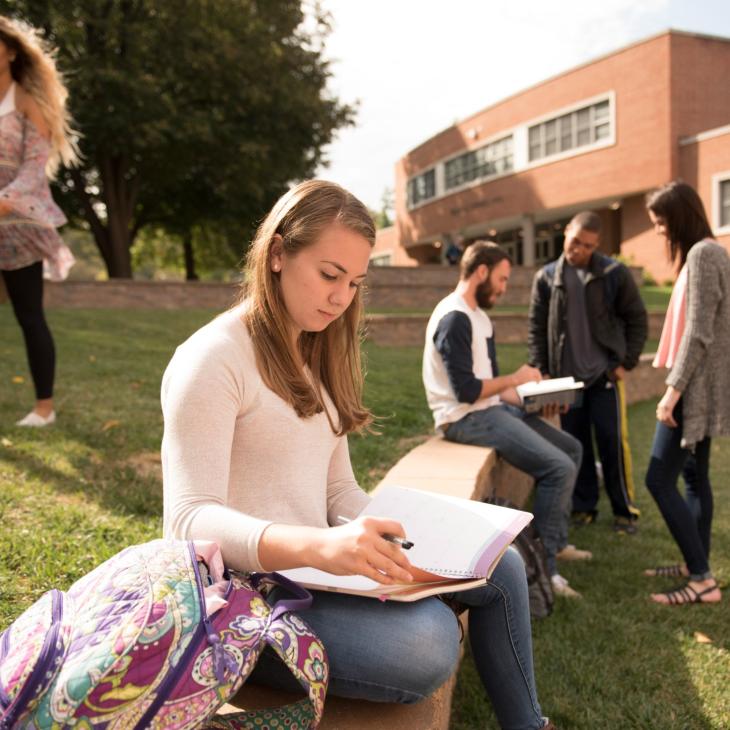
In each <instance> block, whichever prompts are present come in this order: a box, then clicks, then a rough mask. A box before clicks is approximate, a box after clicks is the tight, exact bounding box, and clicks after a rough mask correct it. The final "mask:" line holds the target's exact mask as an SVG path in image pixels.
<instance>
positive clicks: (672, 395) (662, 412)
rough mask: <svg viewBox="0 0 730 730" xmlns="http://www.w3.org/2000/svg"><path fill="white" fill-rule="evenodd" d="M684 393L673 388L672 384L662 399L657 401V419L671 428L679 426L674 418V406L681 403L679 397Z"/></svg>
mask: <svg viewBox="0 0 730 730" xmlns="http://www.w3.org/2000/svg"><path fill="white" fill-rule="evenodd" d="M681 397H682V394H681V393H680V392H679V391H678V390H675V389H674V388H672V386H671V385H670V386H669V387H668V388H667V392H666V393H665V394H664V395H663V396H662V399H661V400H660V401H659V403H657V407H656V419H657V421H659V423H663V424H664V425H665V426H669V428H677V422H676V421H675V420H674V415H673V414H674V407H675V406H676V405H677V403H679V399H680V398H681Z"/></svg>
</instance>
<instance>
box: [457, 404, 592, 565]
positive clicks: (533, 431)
mask: <svg viewBox="0 0 730 730" xmlns="http://www.w3.org/2000/svg"><path fill="white" fill-rule="evenodd" d="M444 435H445V436H446V438H447V439H448V440H449V441H457V442H458V443H461V444H473V445H476V446H491V447H492V448H493V449H496V450H497V451H498V452H499V454H500V456H501V457H502V458H503V459H504V460H505V461H506V462H507V463H509V464H512V466H515V467H516V468H517V469H520V470H521V471H524V472H527V474H529V475H530V476H531V477H533V478H534V479H535V499H534V502H533V505H532V511H533V513H534V515H535V527H536V528H537V531H538V532H539V533H540V537H541V538H542V542H543V545H544V546H545V552H546V553H547V563H548V571H549V572H550V575H555V574H556V573H557V572H558V570H557V566H556V564H555V554H556V553H557V552H559V551H560V550H562V549H563V548H564V547H565V546H566V545H567V544H568V520H569V518H570V503H571V498H572V495H573V486H574V485H575V478H576V475H577V473H578V467H579V466H580V463H581V458H582V455H583V448H582V447H581V445H580V442H579V441H578V440H577V439H575V438H573V436H571V435H570V434H567V433H565V432H564V431H560V430H559V429H557V428H554V427H553V426H551V425H550V424H549V423H546V422H545V421H543V420H542V418H540V417H539V416H538V415H537V414H526V413H525V412H524V411H523V410H522V409H521V408H516V407H515V406H511V405H508V404H506V403H505V404H502V405H498V406H492V407H491V408H485V409H483V410H481V411H472V412H471V413H467V414H466V415H465V416H464V417H463V418H461V419H459V420H458V421H456V422H455V423H450V424H449V425H448V426H447V428H446V431H445V433H444Z"/></svg>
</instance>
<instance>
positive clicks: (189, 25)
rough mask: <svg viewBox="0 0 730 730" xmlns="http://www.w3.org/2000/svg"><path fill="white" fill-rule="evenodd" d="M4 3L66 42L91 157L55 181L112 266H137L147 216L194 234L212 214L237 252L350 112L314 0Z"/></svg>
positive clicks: (150, 221)
mask: <svg viewBox="0 0 730 730" xmlns="http://www.w3.org/2000/svg"><path fill="white" fill-rule="evenodd" d="M0 12H3V13H6V14H9V15H13V16H16V17H21V18H23V19H25V20H27V21H29V22H30V23H32V24H33V25H35V26H36V27H38V28H40V29H41V30H42V32H43V33H44V34H45V35H46V36H47V37H48V39H49V40H50V41H51V43H52V44H53V45H55V46H56V47H57V49H58V62H59V66H60V68H61V69H62V70H63V71H64V72H65V75H66V78H67V82H68V86H69V90H70V106H71V110H72V113H73V115H74V118H75V121H76V126H77V128H78V129H79V131H80V132H81V135H82V137H81V140H80V146H81V150H82V153H83V163H82V165H81V166H80V167H79V168H77V169H73V170H63V171H62V173H61V175H60V176H59V179H58V181H57V192H58V194H59V200H60V203H61V205H62V206H63V207H64V209H65V211H66V213H67V215H68V216H69V218H70V219H71V220H75V221H84V222H85V223H86V225H88V226H89V227H90V229H91V231H92V233H93V234H94V237H95V240H96V242H97V245H98V246H99V250H100V252H101V255H102V258H103V259H104V262H105V264H106V266H107V269H108V271H109V275H110V276H112V277H115V276H117V277H118V276H122V277H126V276H130V275H131V272H132V269H131V257H130V248H131V246H132V244H133V243H134V240H135V237H136V235H137V233H138V232H139V230H140V229H141V228H143V227H144V226H154V227H155V228H157V229H163V230H166V231H168V232H170V233H171V234H173V235H175V236H179V237H180V239H181V240H188V241H191V240H192V239H193V238H194V237H193V236H192V234H191V231H193V230H199V229H200V228H201V226H202V227H206V226H208V225H211V226H213V227H215V228H216V230H217V231H225V235H226V237H227V238H228V239H230V240H233V241H236V242H237V245H239V246H240V251H239V254H240V252H241V251H242V250H243V245H242V242H243V241H245V240H248V237H249V235H250V232H251V227H252V226H253V225H254V224H255V223H256V222H257V220H258V219H260V217H261V216H262V214H263V212H264V211H266V209H267V208H268V207H270V205H271V203H272V202H273V200H275V199H276V198H277V197H278V196H279V195H280V194H281V193H282V192H283V191H284V190H285V189H286V187H287V186H288V183H290V182H291V181H292V180H296V179H301V178H305V177H309V176H311V175H312V174H313V173H314V170H315V169H316V168H317V166H318V165H319V164H320V163H321V162H322V161H323V159H322V155H323V148H324V147H325V145H327V143H328V142H330V140H331V139H332V136H333V134H334V132H335V131H336V130H337V129H338V128H339V127H341V126H343V125H346V124H349V123H351V122H352V119H353V114H354V110H353V108H352V107H350V106H347V105H343V104H340V103H339V102H338V101H337V100H336V99H333V98H330V97H329V96H328V94H327V89H326V85H327V81H328V78H329V76H330V68H329V64H328V61H327V59H326V58H325V57H324V53H323V46H322V44H323V40H324V38H325V37H326V34H327V32H328V26H327V18H326V16H324V15H323V14H322V13H321V12H320V10H319V9H318V6H317V5H314V6H313V7H312V9H311V14H310V15H308V17H307V18H306V20H308V22H306V23H305V22H303V21H304V20H305V16H304V14H303V11H302V7H301V3H300V2H299V1H298V0H175V2H168V1H167V0H64V2H61V3H57V2H51V0H18V1H16V2H13V1H12V0H10V1H7V0H5V1H4V0H0ZM197 239H199V240H204V237H202V238H201V237H200V236H197Z"/></svg>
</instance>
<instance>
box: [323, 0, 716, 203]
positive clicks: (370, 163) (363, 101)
mask: <svg viewBox="0 0 730 730" xmlns="http://www.w3.org/2000/svg"><path fill="white" fill-rule="evenodd" d="M322 5H323V6H324V7H325V8H326V9H327V10H329V11H330V13H331V14H332V20H333V26H334V28H333V31H332V33H331V35H330V36H329V40H328V42H327V55H328V57H329V58H330V59H332V61H333V64H332V69H333V72H334V79H333V80H332V83H331V89H332V91H333V92H334V93H335V94H336V95H337V96H338V97H339V98H340V99H341V100H342V101H346V102H349V103H354V102H358V101H359V111H358V114H357V121H356V125H355V127H351V128H348V129H346V130H344V131H342V132H340V133H339V135H338V138H337V140H336V141H335V142H334V143H333V144H332V145H331V146H330V148H329V150H328V153H327V155H328V158H329V160H330V163H331V164H330V166H329V167H328V168H325V169H322V170H320V172H319V175H320V176H321V177H324V178H327V179H330V180H334V181H336V182H338V183H340V184H341V185H344V186H345V187H346V188H348V189H349V190H351V191H352V192H353V193H355V195H357V196H358V197H360V198H361V199H362V200H363V201H364V202H365V203H366V204H367V205H369V206H370V207H371V208H375V209H379V208H380V207H381V198H382V195H383V191H384V190H385V188H386V187H389V188H392V187H393V184H394V172H393V170H394V165H395V163H396V161H397V160H398V159H399V158H401V157H402V156H403V155H404V154H405V153H406V152H408V151H409V150H410V149H412V148H414V147H416V146H418V145H419V144H420V143H421V142H423V141H425V140H426V139H428V138H429V137H431V136H433V135H434V134H436V133H437V132H439V131H441V130H442V129H445V128H446V127H449V126H450V125H451V124H453V123H454V122H455V121H457V120H459V119H462V118H464V117H467V116H469V115H471V114H473V113H474V112H477V111H479V110H480V109H482V108H483V107H485V106H488V105H489V104H492V103H494V102H496V101H499V100H500V99H503V98H504V97H506V96H509V95H511V94H513V93H515V92H517V91H520V90H521V89H524V88H526V87H528V86H531V85H533V84H535V83H538V82H540V81H542V80H544V79H546V78H549V77H550V76H553V75H555V74H558V73H561V72H562V71H567V70H568V69H570V68H572V67H574V66H577V65H579V64H581V63H584V62H586V61H589V60H591V59H592V58H595V57H597V56H601V55H603V54H605V53H610V52H612V51H614V50H617V49H619V48H621V47H622V46H625V45H627V44H629V43H632V42H634V41H637V40H640V39H642V38H645V37H647V36H651V35H654V34H655V33H659V32H661V31H663V30H665V29H667V28H675V29H678V30H688V31H696V32H700V33H708V34H712V35H721V36H728V37H730V1H729V0H638V2H637V0H601V1H600V2H586V0H553V1H552V2H546V1H545V0H322ZM718 93H725V94H727V93H730V90H729V89H718ZM728 122H730V120H728Z"/></svg>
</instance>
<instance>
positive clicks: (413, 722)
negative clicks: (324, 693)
mask: <svg viewBox="0 0 730 730" xmlns="http://www.w3.org/2000/svg"><path fill="white" fill-rule="evenodd" d="M386 484H397V485H400V486H404V487H412V488H415V489H422V490H424V491H428V492H439V493H441V494H447V495H450V496H454V497H462V498H464V499H483V498H484V497H486V496H489V495H498V496H503V497H508V498H509V499H511V500H512V501H513V502H515V504H517V505H518V506H522V505H524V503H525V501H526V500H527V498H528V496H529V494H530V490H531V489H532V484H533V482H532V479H531V478H530V477H528V476H527V475H526V474H524V473H523V472H520V471H518V470H517V469H515V468H514V467H512V466H510V465H509V464H507V463H506V462H504V461H503V460H502V459H501V458H499V456H498V455H497V453H496V452H495V451H494V450H493V449H489V448H484V447H480V446H467V445H463V444H455V443H451V442H449V441H445V440H444V439H442V438H438V437H435V436H434V437H431V438H429V439H428V440H426V441H425V442H424V443H422V444H420V445H419V446H416V447H415V448H414V449H412V450H411V451H409V452H408V453H407V454H406V455H405V456H404V457H403V458H402V459H400V461H398V463H397V464H395V466H393V468H392V469H390V471H389V472H388V473H387V474H386V475H385V477H384V478H383V479H382V480H381V481H380V483H379V484H378V485H377V486H376V487H375V490H373V491H377V490H378V489H381V488H382V487H383V486H385V485H386ZM455 685H456V673H454V675H452V676H451V677H450V678H449V680H448V681H447V682H446V683H445V684H443V685H442V686H441V687H440V688H439V689H438V690H436V692H434V693H433V694H432V695H431V696H430V697H428V698H427V699H425V700H423V702H419V703H418V704H415V705H397V704H381V703H376V702H367V701H364V700H347V699H342V698H340V697H333V696H331V695H330V696H328V697H327V702H326V705H325V712H324V718H323V720H322V723H321V724H320V728H321V730H414V729H417V730H448V727H449V718H450V715H451V697H452V694H453V691H454V687H455ZM294 699H298V697H294V696H291V695H286V694H284V693H282V692H278V691H274V690H271V689H268V688H266V687H261V686H258V685H244V686H243V688H242V689H241V691H240V692H239V693H238V695H237V696H236V697H235V698H234V700H233V701H232V703H231V704H228V705H225V706H224V707H223V708H222V709H221V711H220V712H222V713H227V712H236V711H238V710H240V708H247V709H254V708H261V707H274V706H277V705H283V704H285V703H287V702H291V701H293V700H294Z"/></svg>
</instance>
